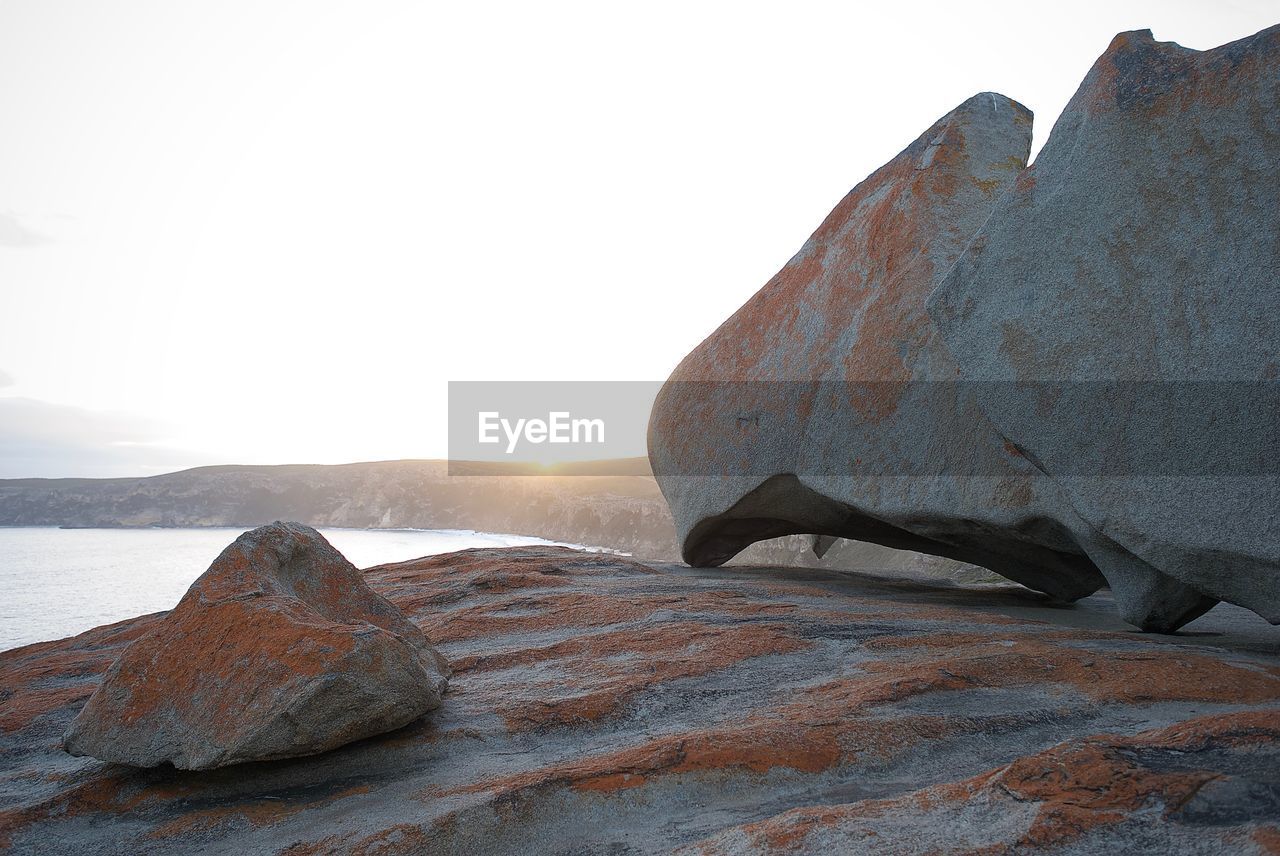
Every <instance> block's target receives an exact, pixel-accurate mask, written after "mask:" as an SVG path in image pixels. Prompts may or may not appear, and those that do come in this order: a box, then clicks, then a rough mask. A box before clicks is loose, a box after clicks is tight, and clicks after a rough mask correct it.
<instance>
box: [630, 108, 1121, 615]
mask: <svg viewBox="0 0 1280 856" xmlns="http://www.w3.org/2000/svg"><path fill="white" fill-rule="evenodd" d="M1030 144H1031V114H1030V112H1029V111H1027V110H1026V109H1025V108H1023V107H1022V106H1021V105H1019V104H1017V103H1015V102H1013V101H1010V100H1009V99H1007V98H1005V97H1004V96H1002V95H996V94H994V93H982V94H980V95H976V96H974V97H973V98H970V99H969V100H968V101H966V102H964V103H963V104H961V105H960V106H959V107H957V108H956V109H955V110H953V111H952V112H951V113H949V114H947V115H946V116H944V117H943V118H942V119H940V120H939V121H938V122H937V123H935V124H934V125H933V127H931V128H929V130H927V131H926V132H925V133H924V134H922V135H921V136H920V138H919V139H917V140H916V141H915V142H914V143H912V144H911V145H910V146H908V147H907V148H906V149H905V150H904V151H903V152H902V153H901V154H899V155H898V156H897V157H896V158H894V159H893V160H892V161H890V162H889V163H888V164H886V165H885V166H883V167H881V168H880V169H879V170H877V171H876V172H875V173H874V174H872V175H871V176H870V177H869V178H867V179H866V180H865V181H863V182H862V183H861V184H859V185H858V186H857V187H855V188H854V189H853V190H852V191H851V192H850V193H849V195H848V196H846V197H845V198H844V200H843V201H841V203H840V204H839V205H838V206H837V207H836V208H835V210H834V211H832V212H831V214H830V215H829V216H828V217H827V219H826V220H825V221H824V222H823V223H822V225H821V226H820V227H819V228H818V230H817V231H816V232H815V233H814V234H813V236H812V237H811V238H810V239H809V241H808V242H807V243H806V244H805V245H804V247H803V248H802V249H801V250H800V252H799V253H797V254H796V256H795V257H794V258H793V259H792V260H791V261H790V262H789V263H788V264H787V266H786V267H785V268H783V269H782V271H780V272H779V273H778V274H777V275H776V276H775V277H774V278H773V279H772V280H770V281H769V283H767V284H766V285H765V286H764V288H762V289H761V290H760V291H759V292H758V293H757V294H756V295H755V296H754V297H753V298H752V299H751V300H750V301H748V302H747V304H746V305H744V306H743V307H742V308H741V309H739V310H738V312H737V313H736V314H734V315H733V317H731V318H730V319H729V320H728V321H726V322H725V323H724V324H723V325H722V326H721V327H720V328H719V329H718V330H716V331H715V332H714V333H713V334H712V335H711V336H710V337H709V338H708V339H707V340H706V341H705V342H703V343H702V344H701V345H700V346H699V347H698V348H697V349H696V350H695V351H694V352H693V353H691V354H690V355H689V356H688V357H687V358H686V359H685V360H684V361H683V362H682V363H681V364H680V366H679V367H678V368H677V369H676V371H675V373H674V374H673V375H672V377H671V379H670V380H669V381H668V382H667V384H666V386H665V387H664V388H663V391H662V393H661V394H660V395H659V397H658V400H657V402H656V403H655V405H654V409H653V414H652V417H651V421H650V432H649V454H650V459H651V461H652V464H653V470H654V473H655V475H656V476H657V478H658V483H659V486H660V487H661V488H662V490H663V493H664V495H665V496H666V498H667V501H668V502H669V503H670V505H671V509H672V513H673V515H674V517H675V521H676V529H677V533H678V536H679V538H680V540H681V544H682V552H683V556H684V558H685V560H686V561H688V562H689V563H690V564H693V565H702V566H705V565H717V564H721V563H723V562H725V561H726V560H728V559H729V558H731V557H732V556H734V555H735V554H736V553H738V552H739V551H741V550H742V549H743V548H744V547H746V546H747V545H749V544H751V543H753V542H755V541H760V540H763V539H767V538H773V537H776V536H779V535H785V534H792V533H813V534H818V535H822V536H831V537H842V538H853V539H858V540H861V541H872V542H876V543H879V544H884V545H887V546H890V547H896V548H904V549H910V550H915V551H919V552H923V553H930V554H935V555H939V556H946V557H949V558H952V559H957V560H960V561H964V562H971V563H974V564H978V565H982V566H983V567H986V568H990V569H991V570H994V571H996V572H998V573H1000V574H1003V575H1004V576H1006V577H1009V578H1010V579H1013V580H1017V581H1018V582H1021V583H1023V584H1025V585H1027V586H1029V587H1031V588H1035V589H1038V590H1040V591H1044V592H1048V593H1051V594H1053V595H1055V596H1057V597H1060V598H1063V599H1072V598H1077V597H1081V596H1083V595H1086V594H1088V593H1090V592H1092V591H1094V590H1096V589H1097V588H1098V587H1099V586H1100V585H1101V584H1102V583H1103V578H1102V576H1101V575H1100V574H1099V573H1098V571H1097V568H1096V567H1095V566H1094V564H1093V562H1092V561H1091V560H1090V559H1089V558H1088V557H1087V556H1086V555H1085V554H1084V551H1083V550H1082V549H1081V548H1080V547H1079V546H1078V544H1077V538H1076V536H1075V534H1074V532H1073V529H1074V528H1075V527H1076V526H1078V525H1079V521H1078V520H1076V519H1075V518H1074V516H1073V515H1071V514H1070V511H1069V509H1067V515H1066V516H1065V517H1063V516H1062V515H1060V514H1056V513H1055V512H1056V511H1057V510H1058V509H1059V508H1066V503H1065V501H1063V500H1062V498H1061V497H1059V496H1058V491H1057V488H1056V486H1055V485H1053V484H1052V483H1051V482H1050V481H1049V480H1048V479H1046V478H1044V476H1043V474H1042V473H1040V472H1039V471H1038V470H1037V469H1036V468H1035V467H1034V466H1033V465H1032V464H1031V462H1029V461H1028V460H1027V459H1026V458H1025V457H1023V456H1022V455H1021V454H1020V453H1019V452H1018V451H1017V450H1016V449H1014V448H1013V447H1012V446H1010V445H1009V444H1008V443H1007V442H1005V440H1004V438H1003V437H1001V436H1000V435H999V434H998V432H997V431H996V430H995V428H994V427H993V426H992V425H991V424H990V423H989V422H988V421H987V419H986V417H985V416H984V415H983V414H982V412H981V410H980V409H979V408H978V407H977V405H976V403H975V401H974V400H973V396H972V394H971V391H970V390H969V389H968V388H967V387H966V386H965V385H963V384H958V383H956V380H957V378H958V370H957V368H956V366H955V364H954V363H953V362H952V361H951V358H950V356H949V355H948V354H947V352H946V349H945V348H944V347H943V346H942V343H941V340H940V338H939V337H938V335H937V331H936V330H935V328H934V327H933V325H932V323H931V322H930V320H929V317H928V315H927V313H926V308H925V307H926V300H927V298H928V296H929V294H930V293H932V291H933V290H934V288H935V287H936V286H937V285H938V283H939V282H940V281H941V279H942V277H943V275H944V274H945V273H946V272H947V270H949V269H950V268H951V266H952V264H953V263H954V262H955V260H956V259H957V258H958V257H959V255H960V253H961V252H962V251H963V249H964V247H965V245H966V244H967V243H968V241H969V239H970V237H971V236H972V235H973V233H974V232H975V231H976V230H977V229H978V228H979V227H980V226H981V225H982V223H983V222H984V221H985V220H986V218H987V216H988V215H989V214H990V212H991V210H992V208H993V207H994V206H995V204H996V202H997V200H998V199H999V198H1000V196H1001V195H1002V194H1003V193H1004V192H1005V191H1006V190H1008V189H1009V188H1011V187H1012V186H1013V182H1014V179H1015V177H1016V176H1017V174H1018V172H1019V170H1021V169H1022V168H1023V166H1024V165H1025V163H1026V158H1027V153H1028V151H1029V149H1030ZM823 543H825V542H823Z"/></svg>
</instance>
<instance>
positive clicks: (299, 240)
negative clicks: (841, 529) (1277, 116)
mask: <svg viewBox="0 0 1280 856" xmlns="http://www.w3.org/2000/svg"><path fill="white" fill-rule="evenodd" d="M1277 22H1280V0H1267V2H1261V1H1260V0H1259V1H1257V2H1250V1H1249V0H1234V1H1233V2H1232V1H1231V0H1228V2H1221V0H1218V1H1217V2H1209V0H1205V2H1170V1H1169V0H1164V2H1123V0H1110V2H1076V3H1063V2H1060V0H1059V2H1053V3H1034V2H1033V3H1025V2H1023V3H1003V2H999V3H995V2H984V3H957V2H938V3H928V2H913V3H885V2H875V3H852V2H848V3H809V2H795V0H790V2H785V3H783V2H778V3H771V4H758V3H749V2H734V3H723V4H720V3H698V2H689V0H685V2H677V3H665V2H652V0H648V2H643V3H640V2H636V3H630V4H622V3H602V2H599V0H596V1H595V2H584V3H558V2H537V3H530V2H515V3H459V2H449V3H444V2H440V3H425V2H419V3H394V2H376V1H375V0H358V2H356V1H355V0H352V2H341V3H334V2H318V0H300V2H283V1H282V0H274V2H263V0H256V1H255V2H225V0H223V2H217V3H210V2H200V3H195V2H179V0H156V1H155V2H131V0H113V2H109V3H104V2H99V0H83V2H62V0H30V2H27V1H26V0H22V2H15V0H0V116H3V119H4V125H5V132H4V133H3V134H2V135H0V476H28V475H31V476H37V475H39V476H59V475H133V474H150V473H154V472H159V471H164V470H171V469H176V468H179V467H182V466H188V465H194V464H203V463H226V462H242V463H284V462H323V463H331V462H342V461H352V460H372V459H382V458H399V457H439V456H443V455H444V454H445V420H444V412H443V411H444V407H445V390H446V382H447V381H448V380H480V379H492V380H500V379H542V380H557V379H593V380H604V379H622V380H660V379H662V378H664V377H666V375H667V374H668V373H669V372H670V371H671V369H672V368H673V367H674V366H675V364H676V362H677V361H678V360H679V359H680V358H681V357H682V356H683V355H684V354H685V353H687V352H688V351H689V350H690V349H691V348H692V347H694V346H695V345H696V344H697V343H698V342H699V341H701V339H702V338H703V337H704V336H705V335H706V334H707V333H709V332H710V331H711V330H712V329H714V327H715V326H716V325H717V324H718V323H719V322H720V321H721V320H723V319H724V318H725V317H726V316H727V315H728V314H729V313H731V312H732V311H733V310H734V309H736V308H737V307H738V306H739V305H740V304H741V303H742V302H743V301H744V300H745V299H746V298H747V297H749V296H750V295H751V294H752V293H753V292H754V291H755V290H756V289H758V288H759V287H760V286H761V285H762V284H763V283H764V282H765V280H767V279H768V278H769V277H770V276H771V275H772V274H773V273H774V272H775V271H776V270H777V269H778V268H779V267H780V266H781V265H782V264H783V263H785V262H786V260H787V259H788V258H789V257H790V256H791V255H792V253H794V252H795V251H796V250H797V249H798V248H799V246H800V244H801V243H802V242H803V241H804V239H805V238H806V237H807V236H808V235H809V233H810V232H811V231H812V229H813V228H814V227H815V226H816V225H817V223H818V222H819V221H820V220H821V219H822V217H823V216H824V215H825V214H826V213H827V211H828V210H829V209H830V208H831V207H832V206H833V205H834V204H835V203H836V201H837V200H839V198H840V197H841V196H842V195H843V194H844V193H845V192H846V191H847V190H848V189H849V188H850V187H852V186H853V185H854V184H855V183H857V182H858V181H859V180H861V179H862V178H863V177H865V176H866V175H867V174H868V173H869V172H871V171H872V170H873V169H875V168H876V167H877V166H879V165H880V164H881V163H883V162H884V161H885V160H887V159H889V158H891V157H892V156H893V155H895V154H896V153H897V152H898V151H899V150H900V149H901V148H902V147H903V146H905V145H906V144H907V143H909V142H910V141H911V140H912V139H914V138H915V137H916V136H917V135H918V134H919V133H920V132H921V131H923V130H924V129H925V128H926V127H927V126H928V125H929V124H930V123H932V122H933V121H934V120H935V119H936V118H937V117H938V116H940V115H942V114H943V113H945V112H947V111H948V110H950V109H951V108H952V107H953V106H955V105H956V104H957V103H959V102H960V101H962V100H963V99H965V98H966V97H968V96H969V95H971V94H973V93H975V92H979V91H982V90H996V91H999V92H1003V93H1005V94H1006V95H1009V96H1010V97H1013V98H1016V99H1018V100H1019V101H1022V102H1023V103H1024V104H1026V105H1027V106H1029V107H1030V108H1031V109H1033V110H1034V111H1035V113H1036V146H1037V148H1038V147H1039V145H1041V144H1042V143H1043V141H1044V139H1045V137H1046V136H1047V134H1048V132H1049V128H1050V127H1051V126H1052V123H1053V121H1054V119H1055V118H1056V116H1057V114H1058V112H1059V111H1060V110H1061V109H1062V107H1063V105H1064V104H1065V103H1066V101H1067V99H1068V98H1069V97H1070V96H1071V94H1072V93H1073V92H1074V90H1075V88H1076V86H1077V85H1078V84H1079V82H1080V80H1081V78H1083V76H1084V74H1085V72H1086V71H1087V70H1088V68H1089V66H1090V65H1091V64H1092V63H1093V61H1094V59H1095V58H1096V57H1097V55H1098V54H1099V53H1101V52H1102V50H1103V49H1104V48H1105V47H1106V45H1107V43H1108V42H1109V41H1110V39H1111V37H1112V36H1113V35H1114V34H1115V33H1116V32H1118V31H1121V30H1128V29H1139V28H1148V27H1149V28H1151V29H1153V30H1154V31H1155V35H1156V38H1158V39H1162V40H1171V41H1177V42H1179V43H1181V44H1184V45H1187V46H1189V47H1194V48H1202V49H1203V48H1209V47H1214V46H1216V45H1218V44H1221V43H1223V42H1227V41H1231V40H1233V39H1237V38H1240V37H1243V36H1246V35H1249V34H1251V33H1254V32H1256V31H1257V30H1260V29H1262V28H1264V27H1266V26H1269V25H1271V24H1274V23H1277Z"/></svg>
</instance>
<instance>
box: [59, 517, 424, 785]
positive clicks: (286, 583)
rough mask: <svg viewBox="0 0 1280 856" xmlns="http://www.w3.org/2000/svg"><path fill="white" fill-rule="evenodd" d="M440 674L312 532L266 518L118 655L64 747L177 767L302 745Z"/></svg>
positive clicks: (410, 715)
mask: <svg viewBox="0 0 1280 856" xmlns="http://www.w3.org/2000/svg"><path fill="white" fill-rule="evenodd" d="M448 671H449V670H448V666H447V664H446V663H445V661H444V660H443V658H441V657H440V655H439V654H438V653H436V651H435V650H434V649H433V648H432V647H431V646H430V645H429V644H428V642H427V638H426V637H425V636H424V635H423V633H422V631H421V630H420V629H419V628H418V627H417V626H416V625H414V624H413V623H411V622H410V621H408V620H407V619H405V617H404V616H403V615H402V614H401V612H400V610H399V609H397V608H396V607H395V606H393V605H392V604H390V603H388V602H387V601H386V600H385V599H383V598H382V597H381V596H380V595H378V594H375V593H374V592H373V591H372V590H371V589H370V588H369V587H368V586H367V585H366V584H365V582H364V580H363V578H362V577H361V575H360V572H359V571H358V570H356V568H355V567H354V566H352V564H351V563H350V562H348V561H347V560H346V559H345V558H343V556H342V555H341V554H340V553H338V551H337V550H335V549H334V548H333V547H332V546H330V545H329V542H327V541H326V540H325V539H324V538H323V537H322V536H321V535H320V533H318V532H316V531H315V530H314V529H311V528H309V527H306V526H302V525H301V524H297V523H274V524H271V525H270V526H263V527H260V528H258V529H255V530H253V531H251V532H246V533H245V534H243V535H241V536H240V537H239V538H237V539H236V541H235V542H234V543H232V544H231V545H230V546H229V547H227V549H225V550H224V551H223V552H222V554H221V555H220V556H218V558H217V559H216V560H215V561H214V563H213V564H212V565H211V566H210V567H209V570H207V571H206V572H205V573H204V574H203V575H202V576H201V577H200V578H199V579H198V580H196V582H195V583H193V584H192V586H191V588H190V589H189V590H188V591H187V593H186V595H185V596H184V597H183V598H182V600H181V601H180V602H179V603H178V605H177V606H176V607H175V608H174V609H173V611H172V612H170V613H169V614H168V615H167V616H165V617H164V618H163V619H162V620H160V621H157V622H156V623H155V624H154V626H152V627H151V628H150V629H149V630H148V632H147V633H146V634H145V635H143V636H141V637H140V638H138V639H137V640H136V641H134V642H132V644H130V645H129V647H128V648H126V649H125V650H124V651H123V652H122V653H121V654H120V657H119V659H118V660H116V662H115V663H114V665H112V666H111V668H110V669H109V670H108V671H107V673H106V675H105V677H104V678H103V680H102V684H101V685H100V686H99V687H98V688H97V690H96V691H95V692H94V693H93V695H92V696H91V697H90V698H89V701H88V703H86V704H85V706H84V709H83V710H82V711H80V714H79V715H78V716H77V717H76V718H75V720H74V721H73V722H72V723H71V726H70V728H69V729H68V730H67V733H66V736H65V739H64V745H65V748H66V750H67V751H68V752H70V753H71V754H73V755H90V756H93V757H95V758H101V759H103V760H107V761H117V762H120V763H124V764H131V765H134V766H138V767H153V766H156V765H159V764H162V763H165V762H168V763H171V764H173V766H175V767H177V768H179V769H188V770H203V769H209V768H212V767H222V766H225V765H228V764H235V763H239V762H244V761H256V760H264V759H272V758H288V757H293V756H299V755H312V754H315V753H318V752H324V751H326V750H329V749H333V748H335V747H337V746H341V745H343V744H346V743H350V742H351V741H353V740H359V739H361V738H364V737H369V736H371V735H374V734H381V733H383V732H385V731H390V730H392V729H395V728H399V727H400V726H403V725H405V724H407V723H409V722H412V721H413V720H415V719H417V718H418V717H420V716H421V715H422V714H423V713H425V712H427V711H429V710H432V709H434V708H436V707H438V706H439V705H440V700H441V696H442V694H443V693H444V690H445V685H446V682H447V675H448Z"/></svg>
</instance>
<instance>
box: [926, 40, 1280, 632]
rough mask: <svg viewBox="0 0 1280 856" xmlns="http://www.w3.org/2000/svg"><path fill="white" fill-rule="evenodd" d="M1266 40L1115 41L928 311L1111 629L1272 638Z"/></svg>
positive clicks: (1271, 90) (1278, 423) (1269, 64)
mask: <svg viewBox="0 0 1280 856" xmlns="http://www.w3.org/2000/svg"><path fill="white" fill-rule="evenodd" d="M1277 270H1280V26H1278V27H1272V28H1271V29H1268V30H1265V31H1263V32H1261V33H1258V34H1257V35H1254V36H1252V37H1250V38H1247V39H1242V40H1241V41H1238V42H1234V43H1232V44H1228V45H1224V46H1222V47H1219V48H1216V49H1214V50H1208V51H1203V52H1200V51H1194V50H1189V49H1187V48H1183V47H1180V46H1179V45H1176V44H1172V43H1168V42H1163V43H1162V42H1156V41H1154V40H1153V39H1152V36H1151V33H1150V31H1141V32H1132V33H1122V34H1120V35H1118V36H1116V38H1115V40H1114V41H1113V42H1112V43H1111V46H1110V47H1109V48H1108V49H1107V51H1106V53H1104V54H1103V55H1102V57H1101V58H1100V59H1099V60H1098V61H1097V63H1095V65H1094V66H1093V69H1092V70H1091V71H1090V72H1089V74H1088V76H1087V77H1086V78H1085V80H1084V83H1083V84H1082V85H1081V87H1080V89H1079V91H1078V92H1077V93H1076V95H1075V97H1074V98H1073V99H1072V100H1071V102H1070V104H1068V105H1067V108H1066V110H1065V111H1064V112H1063V114H1062V116H1061V118H1059V119H1058V122H1057V124H1055V125H1054V128H1053V132H1052V134H1051V135H1050V136H1049V140H1048V142H1047V143H1046V144H1045V146H1044V149H1043V150H1042V151H1041V152H1040V155H1039V156H1038V157H1037V159H1036V162H1035V164H1034V165H1033V166H1031V167H1030V168H1028V169H1027V170H1026V171H1025V172H1023V173H1022V174H1021V175H1020V176H1019V177H1018V181H1017V184H1016V186H1015V187H1014V189H1013V190H1012V191H1011V192H1010V193H1009V194H1008V195H1006V196H1005V197H1004V198H1003V199H1002V200H1001V201H1000V202H999V204H997V205H996V207H995V210H994V211H993V212H992V214H991V217H990V219H988V220H987V222H986V223H985V225H983V227H982V229H981V230H979V232H978V234H977V236H976V237H975V238H974V240H973V242H972V244H971V245H970V246H969V248H968V250H967V251H966V252H965V254H964V255H963V256H962V257H961V259H960V261H959V263H958V264H957V265H956V266H955V268H954V269H953V270H952V271H951V272H950V273H949V275H948V276H947V277H946V279H945V280H944V282H943V283H942V285H941V287H940V288H939V289H938V290H937V291H936V292H935V293H934V295H933V297H932V300H931V303H930V312H931V315H932V317H933V318H934V320H935V322H936V324H937V326H938V328H939V329H940V330H941V332H942V336H943V339H944V341H945V344H946V346H947V348H948V350H949V351H950V353H951V354H952V355H953V356H954V357H955V360H956V362H957V363H958V365H959V366H960V369H961V372H962V375H963V376H964V378H965V379H966V380H967V381H970V382H973V383H975V384H976V385H980V386H981V387H982V388H983V390H984V394H983V395H982V396H980V400H979V404H980V406H981V408H982V411H983V413H985V414H986V415H987V416H988V417H989V418H990V420H991V422H992V423H994V425H995V426H996V427H997V429H998V430H999V431H1000V433H1001V435H1002V436H1003V437H1005V438H1007V439H1008V440H1009V441H1010V443H1011V445H1013V446H1016V447H1017V448H1018V449H1019V450H1021V451H1022V452H1023V453H1025V454H1026V455H1027V457H1028V458H1029V459H1031V460H1033V461H1034V462H1035V463H1036V466H1037V467H1038V468H1039V469H1041V470H1042V471H1043V472H1045V473H1047V474H1048V475H1049V476H1050V477H1051V478H1052V479H1053V480H1054V482H1055V483H1056V484H1057V485H1059V486H1060V488H1061V490H1062V494H1063V495H1064V496H1065V497H1067V498H1068V499H1069V503H1070V506H1071V510H1073V511H1074V512H1076V513H1077V514H1078V515H1079V516H1080V517H1082V518H1083V519H1084V520H1085V521H1087V523H1088V524H1089V529H1088V531H1087V532H1086V533H1084V534H1083V535H1082V537H1081V539H1080V540H1081V544H1082V546H1083V547H1084V548H1085V550H1086V551H1087V552H1088V554H1089V556H1090V558H1091V559H1093V561H1094V562H1095V563H1096V564H1097V565H1098V567H1099V568H1101V570H1102V572H1103V574H1104V575H1105V576H1106V577H1107V579H1108V581H1109V582H1110V584H1111V587H1112V589H1113V591H1114V592H1115V593H1116V598H1117V601H1118V603H1119V605H1120V607H1121V610H1122V612H1123V614H1124V615H1125V616H1126V618H1128V619H1129V620H1130V621H1132V622H1134V623H1137V624H1140V625H1150V624H1154V625H1156V626H1159V627H1160V628H1161V629H1169V628H1172V627H1176V626H1177V625H1179V624H1181V623H1183V622H1184V621H1185V620H1187V619H1189V618H1192V617H1194V616H1195V615H1198V614H1199V613H1200V612H1203V611H1204V609H1206V608H1208V607H1209V606H1210V605H1212V604H1213V603H1214V602H1215V601H1216V600H1226V601H1230V602H1232V603H1237V604H1241V605H1244V606H1247V607H1248V608H1250V609H1253V610H1255V611H1257V612H1258V613H1260V614H1262V615H1263V616H1264V617H1266V618H1267V619H1268V620H1270V621H1272V622H1273V623H1274V622H1280V526H1278V525H1277V517H1276V516H1277V513H1278V512H1280V456H1278V455H1277V449H1278V448H1280V446H1278V445H1277V444H1280V439H1278V438H1280V286H1278V285H1277V279H1276V277H1277V274H1276V272H1277Z"/></svg>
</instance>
